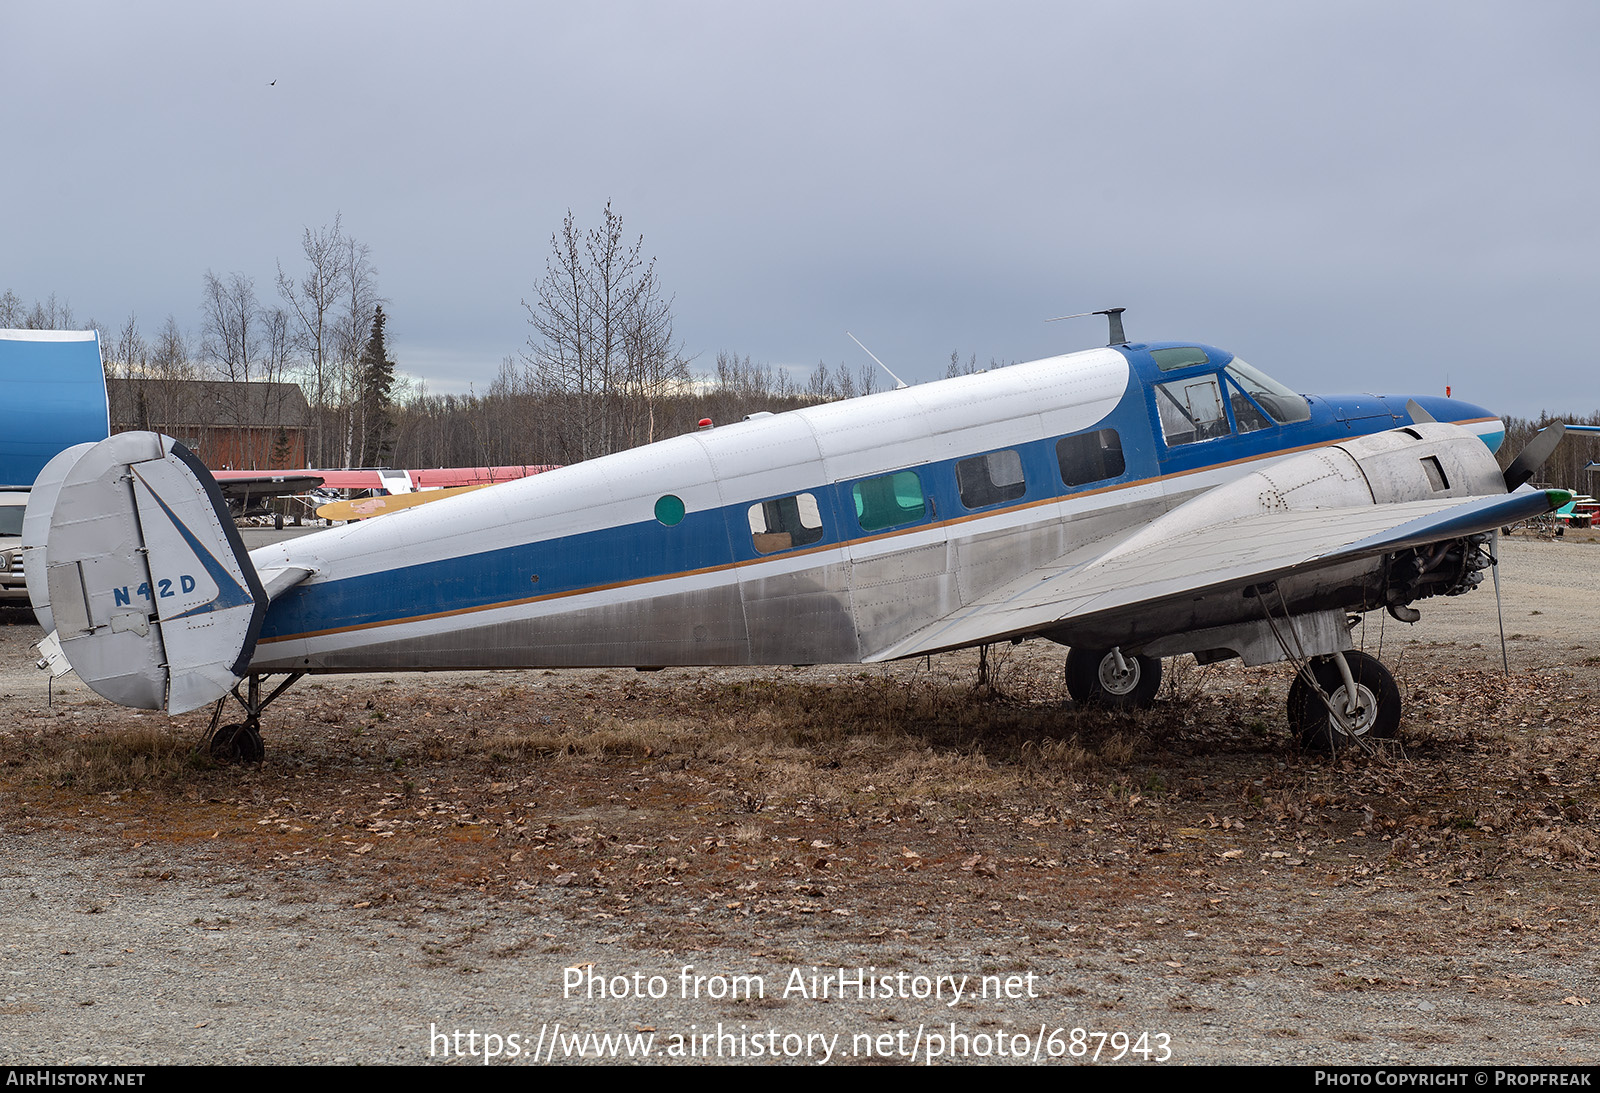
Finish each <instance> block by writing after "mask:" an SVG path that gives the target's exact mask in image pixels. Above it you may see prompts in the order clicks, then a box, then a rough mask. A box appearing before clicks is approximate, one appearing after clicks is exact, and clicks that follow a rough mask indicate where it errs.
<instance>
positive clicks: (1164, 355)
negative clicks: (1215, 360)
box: [1150, 345, 1211, 372]
mask: <svg viewBox="0 0 1600 1093" xmlns="http://www.w3.org/2000/svg"><path fill="white" fill-rule="evenodd" d="M1150 356H1152V357H1154V358H1155V362H1156V367H1157V368H1159V369H1161V370H1162V371H1163V372H1171V371H1172V370H1173V369H1175V368H1188V367H1189V366H1190V365H1192V364H1210V363H1211V361H1210V359H1209V358H1207V357H1206V351H1205V350H1204V349H1199V348H1197V347H1195V346H1192V345H1186V346H1182V347H1181V348H1178V349H1152V350H1150Z"/></svg>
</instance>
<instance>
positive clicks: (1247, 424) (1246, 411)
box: [1227, 376, 1272, 433]
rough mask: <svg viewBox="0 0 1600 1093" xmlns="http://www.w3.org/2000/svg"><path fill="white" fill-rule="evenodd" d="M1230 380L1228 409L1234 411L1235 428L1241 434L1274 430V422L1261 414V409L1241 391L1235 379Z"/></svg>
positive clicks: (1228, 385)
mask: <svg viewBox="0 0 1600 1093" xmlns="http://www.w3.org/2000/svg"><path fill="white" fill-rule="evenodd" d="M1228 380H1229V382H1228V384H1227V387H1228V407H1229V409H1231V410H1232V411H1233V424H1234V428H1236V429H1238V430H1239V431H1240V432H1241V433H1253V432H1256V431H1257V430H1260V429H1270V428H1272V421H1271V420H1270V419H1269V418H1268V417H1267V415H1266V414H1263V413H1262V412H1261V409H1260V407H1258V406H1256V404H1255V403H1254V402H1251V401H1250V396H1249V395H1247V394H1245V393H1244V392H1243V391H1242V390H1240V388H1239V386H1238V384H1237V383H1236V382H1234V381H1233V377H1231V376H1230V377H1228Z"/></svg>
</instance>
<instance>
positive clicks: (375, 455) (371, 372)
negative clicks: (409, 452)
mask: <svg viewBox="0 0 1600 1093" xmlns="http://www.w3.org/2000/svg"><path fill="white" fill-rule="evenodd" d="M386 321H387V317H386V316H385V315H384V313H383V305H382V304H379V305H378V308H377V310H376V311H374V312H373V314H372V334H371V336H369V337H368V338H367V347H366V348H365V349H364V350H362V352H361V361H360V384H359V397H360V401H361V413H362V418H363V420H364V422H365V441H364V442H363V444H362V446H361V464H360V465H361V466H363V467H381V466H384V465H385V463H386V462H387V461H388V459H389V457H390V455H391V454H392V453H393V451H394V419H393V417H392V416H391V413H390V411H391V409H392V404H391V402H390V397H389V396H390V393H391V392H392V391H393V390H394V361H392V360H390V359H389V349H388V346H387V345H386V344H385V343H384V338H383V327H384V323H385V322H386Z"/></svg>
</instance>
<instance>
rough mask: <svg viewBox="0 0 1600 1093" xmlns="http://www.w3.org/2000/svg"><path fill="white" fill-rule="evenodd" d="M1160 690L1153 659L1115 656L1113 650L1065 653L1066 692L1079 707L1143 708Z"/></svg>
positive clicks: (1157, 666) (1156, 661)
mask: <svg viewBox="0 0 1600 1093" xmlns="http://www.w3.org/2000/svg"><path fill="white" fill-rule="evenodd" d="M1160 687H1161V661H1160V660H1159V659H1158V658H1156V657H1146V656H1138V655H1129V654H1126V653H1122V654H1119V653H1118V652H1117V651H1116V650H1115V649H1112V650H1106V649H1069V650H1067V693H1068V694H1070V695H1071V696H1072V698H1073V701H1075V702H1077V703H1078V704H1079V705H1083V706H1101V707H1105V708H1109V709H1114V710H1134V709H1143V708H1144V707H1146V706H1148V705H1150V703H1152V702H1154V701H1155V697H1156V691H1157V690H1159V689H1160Z"/></svg>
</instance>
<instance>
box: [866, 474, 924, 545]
mask: <svg viewBox="0 0 1600 1093" xmlns="http://www.w3.org/2000/svg"><path fill="white" fill-rule="evenodd" d="M851 492H852V493H853V494H854V495H855V499H856V519H858V520H860V521H861V529H862V530H863V531H877V530H878V529H879V528H892V527H894V526H895V525H897V524H909V523H911V522H912V521H914V520H920V519H922V517H923V514H924V513H926V512H927V511H928V502H927V499H926V498H924V497H923V495H922V480H921V479H919V478H918V477H917V476H916V473H915V472H913V471H901V472H900V473H899V474H886V475H884V476H883V477H882V478H869V479H867V481H865V482H857V483H856V484H855V485H854V486H852V487H851Z"/></svg>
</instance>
